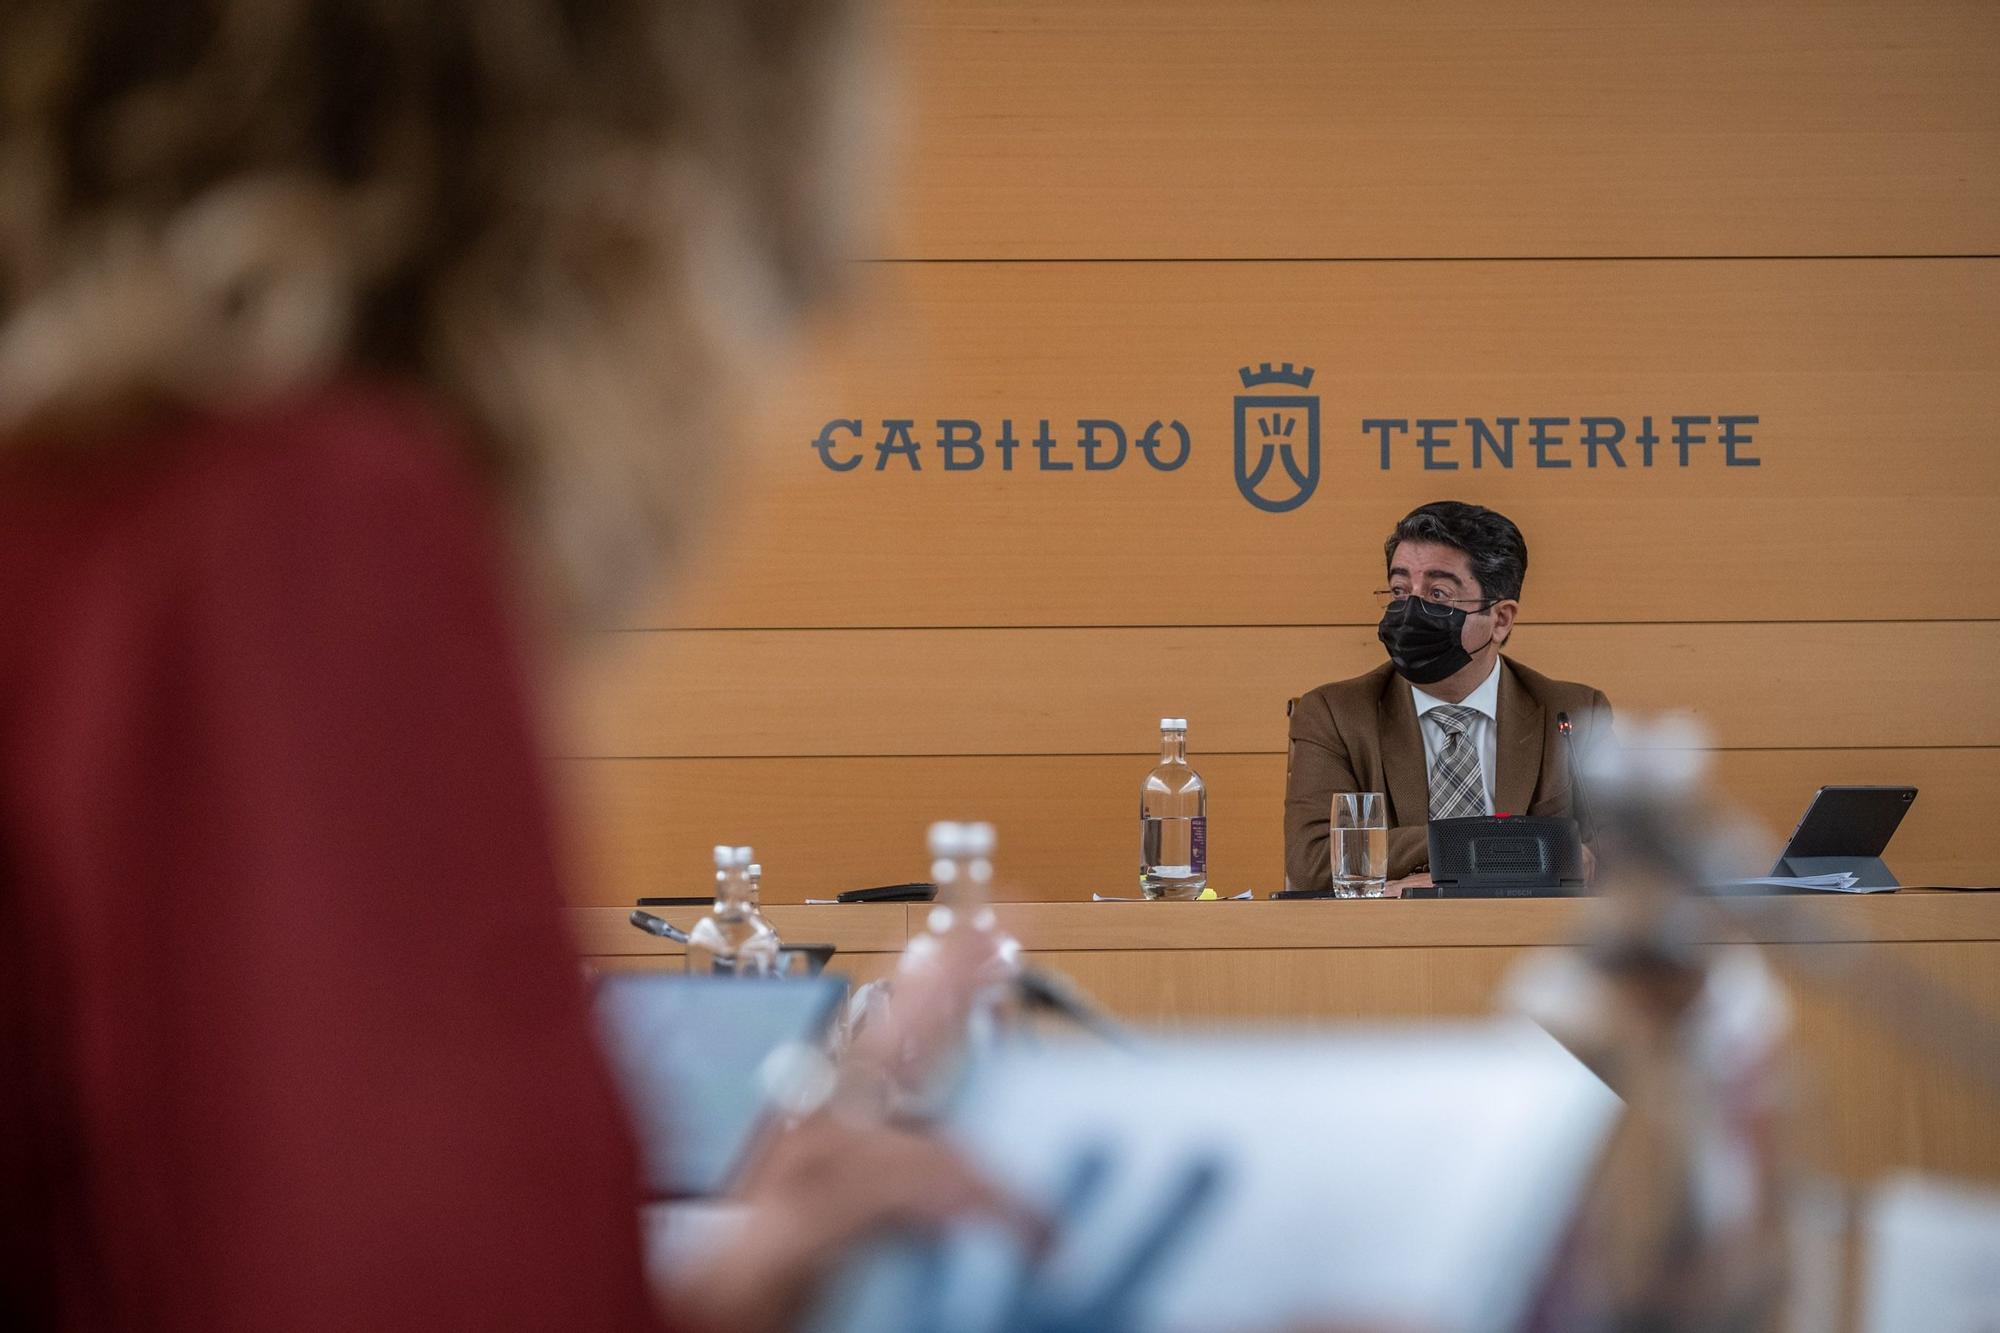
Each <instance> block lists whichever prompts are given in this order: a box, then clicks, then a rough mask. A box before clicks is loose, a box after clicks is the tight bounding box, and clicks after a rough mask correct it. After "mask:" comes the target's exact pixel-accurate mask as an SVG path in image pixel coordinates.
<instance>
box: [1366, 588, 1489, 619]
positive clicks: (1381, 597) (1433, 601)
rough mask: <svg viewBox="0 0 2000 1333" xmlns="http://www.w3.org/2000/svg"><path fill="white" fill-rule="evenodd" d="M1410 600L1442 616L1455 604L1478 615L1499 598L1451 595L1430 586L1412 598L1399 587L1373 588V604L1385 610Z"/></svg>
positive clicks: (1469, 612) (1471, 613)
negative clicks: (1424, 591)
mask: <svg viewBox="0 0 2000 1333" xmlns="http://www.w3.org/2000/svg"><path fill="white" fill-rule="evenodd" d="M1411 600H1414V601H1415V602H1416V604H1417V605H1418V606H1420V607H1422V608H1423V609H1424V610H1426V611H1428V612H1430V613H1431V614H1432V615H1435V616H1443V615H1448V614H1450V612H1451V609H1452V608H1453V607H1455V606H1464V607H1470V608H1472V609H1471V610H1469V611H1467V612H1466V614H1467V615H1478V614H1479V613H1480V612H1482V611H1484V610H1486V609H1487V608H1488V607H1490V606H1492V605H1493V604H1494V603H1495V602H1497V601H1500V600H1501V599H1500V598H1498V597H1453V596H1451V595H1450V594H1449V593H1448V591H1447V590H1446V589H1444V588H1432V589H1431V590H1430V591H1429V592H1427V593H1425V594H1424V595H1423V596H1421V597H1418V598H1414V599H1413V598H1411V596H1410V594H1409V593H1408V592H1407V591H1406V590H1403V589H1399V588H1377V589H1376V590H1375V605H1376V606H1377V607H1379V608H1381V609H1382V610H1385V611H1386V610H1388V609H1389V608H1390V607H1392V606H1394V605H1395V604H1396V603H1398V602H1407V601H1411Z"/></svg>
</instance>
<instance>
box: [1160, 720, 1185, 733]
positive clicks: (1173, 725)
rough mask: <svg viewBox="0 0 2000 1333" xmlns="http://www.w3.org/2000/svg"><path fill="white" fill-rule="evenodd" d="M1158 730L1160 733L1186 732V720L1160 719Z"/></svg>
mask: <svg viewBox="0 0 2000 1333" xmlns="http://www.w3.org/2000/svg"><path fill="white" fill-rule="evenodd" d="M1160 730H1161V731H1186V730H1187V719H1186V718H1184V717H1163V718H1161V719H1160Z"/></svg>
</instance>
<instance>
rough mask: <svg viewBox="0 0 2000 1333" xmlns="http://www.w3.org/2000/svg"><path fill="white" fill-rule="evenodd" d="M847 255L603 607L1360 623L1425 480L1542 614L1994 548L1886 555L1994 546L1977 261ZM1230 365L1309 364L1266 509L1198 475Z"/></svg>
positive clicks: (1745, 588)
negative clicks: (1507, 554) (842, 428)
mask: <svg viewBox="0 0 2000 1333" xmlns="http://www.w3.org/2000/svg"><path fill="white" fill-rule="evenodd" d="M880 283H881V287H880V289H879V290H878V291H877V292H876V295H875V297H874V298H873V299H872V300H871V301H870V302H869V303H868V304H867V306H866V307H865V308H864V309H863V310H862V311H860V312H858V313H857V315H856V317H855V318H854V320H853V321H852V322H851V323H850V324H848V325H847V326H846V328H845V336H844V337H842V338H835V339H833V340H832V341H831V342H830V343H829V345H828V347H827V349H826V350H825V351H824V353H823V354H822V355H821V356H819V357H818V358H815V359H813V360H812V361H811V362H810V364H812V365H816V366H817V367H818V369H817V370H816V371H812V372H810V373H808V374H807V375H806V377H805V378H804V379H803V380H802V381H799V382H796V383H793V384H791V385H790V386H789V387H787V388H785V389H782V390H778V389H774V390H773V393H774V398H773V400H772V402H771V403H769V404H767V405H766V406H765V409H764V410H763V411H761V412H759V413H758V415H757V416H756V418H755V420H754V421H750V422H746V426H745V429H746V432H747V434H748V437H749V439H748V441H747V443H749V444H751V445H753V446H754V447H751V448H747V449H745V450H742V451H740V452H739V453H738V454H737V455H735V456H734V466H735V471H736V473H737V474H738V475H737V480H738V482H739V488H738V489H739V492H740V494H741V495H742V498H743V500H744V504H743V505H742V507H741V508H740V509H737V510H734V511H732V513H731V516H730V518H729V520H728V521H727V522H726V523H723V524H720V525H718V527H717V528H716V530H715V531H714V532H713V533H712V534H711V535H710V540H709V541H708V542H707V543H705V544H704V547H703V551H702V555H701V557H700V558H699V559H698V560H697V561H696V562H695V563H694V564H693V565H692V566H691V567H690V568H689V570H688V571H687V574H688V578H687V581H686V584H685V587H686V590H687V591H686V595H685V597H684V599H683V600H682V601H681V602H680V603H679V604H677V605H675V604H668V603H660V604H657V605H655V606H653V607H652V608H650V609H649V610H645V611H643V612H641V613H640V614H639V615H638V616H637V618H636V620H635V623H636V624H642V625H647V626H664V625H669V624H678V625H682V626H773V625H779V626H925V625H1065V624H1075V625H1119V624H1123V625H1185V624H1227V625H1241V624H1262V625H1309V624H1324V623H1328V622H1334V623H1349V624H1352V623H1357V622H1363V621H1365V622H1368V623H1372V622H1373V620H1374V618H1375V610H1374V608H1373V606H1372V604H1371V603H1370V602H1369V601H1368V599H1367V594H1368V593H1369V591H1370V590H1371V589H1373V588H1375V587H1378V586H1380V583H1381V578H1382V560H1381V543H1382V539H1383V537H1384V536H1385V535H1386V533H1387V532H1388V530H1389V529H1390V527H1392V526H1393V525H1394V523H1395V520H1396V519H1397V518H1399V517H1401V516H1402V515H1403V514H1404V513H1406V512H1407V511H1408V510H1409V509H1411V508H1412V507H1414V506H1415V505H1417V504H1420V503H1422V502H1424V501H1427V500H1433V499H1437V498H1440V497H1455V498H1460V499H1467V500H1475V501H1479V502H1481V503H1485V504H1490V505H1493V506H1494V507H1496V508H1499V509H1500V510H1502V511H1503V512H1505V513H1508V514H1509V515H1511V516H1512V517H1513V518H1515V520H1516V521H1517V522H1519V523H1520V524H1521V525H1522V527H1523V530H1524V531H1525V532H1526V534H1527V536H1528V540H1529V545H1530V549H1531V551H1532V553H1533V560H1532V562H1531V566H1530V572H1529V579H1528V585H1527V598H1526V602H1525V606H1526V609H1527V611H1528V612H1529V614H1530V615H1532V616H1536V617H1539V618H1542V619H1544V620H1549V621H1566V620H1581V621H1649V620H1652V621H1657V620H1758V619H1769V620H1800V619H1820V618H1826V617H1829V616H1831V617H1837V618H1843V619H1888V618H1895V619H1906V618H1944V619H1954V618H1961V617H1983V618H1991V617H1996V616H2000V581H1996V580H1993V579H1984V578H1978V577H1958V576H1946V577H1917V576H1915V575H1916V565H1915V564H1914V563H1913V562H1914V561H1918V560H1926V559H1932V560H1936V561H1940V562H1945V563H1948V564H1949V565H1950V566H1951V567H1954V568H1957V569H1964V570H1972V569H1989V568H2000V452H1996V450H1995V449H1994V448H1993V443H1992V442H1993V432H1994V423H1995V422H1996V421H2000V375H1996V374H1994V368H1995V365H1996V363H2000V262H1994V261H1984V262H1977V261H1965V262H1958V261H1927V262H1876V263H1859V262H1829V263H1817V264H1799V263H1780V262H1744V263H1570V264H1532V263H1520V264H1480V263H1453V264H1357V265H1332V264H1269V265H1248V266H1246V265H1214V264H1067V265H1047V264H1043V265H980V264H969V265H961V264H949V265H924V266H918V267H913V268H894V269H890V270H886V271H880ZM1266 361H1270V362H1284V361H1289V362H1293V363H1295V364H1298V365H1307V366H1311V367H1313V368H1314V369H1315V371H1316V378H1315V379H1314V381H1313V385H1312V392H1313V393H1315V394H1317V395H1318V396H1319V397H1320V400H1321V409H1320V410H1321V423H1320V431H1321V436H1322V441H1321V454H1322V480H1321V481H1320V484H1319V487H1318V489H1317V492H1316V493H1315V494H1314V496H1313V497H1312V498H1311V499H1310V500H1308V501H1307V502H1306V503H1305V504H1304V505H1302V506H1301V507H1300V508H1298V509H1295V510H1293V511H1291V512H1289V513H1284V514H1270V513H1264V512H1260V511H1259V510H1257V509H1254V508H1252V507H1251V506H1250V505H1249V504H1248V503H1246V501H1245V500H1244V499H1243V497H1242V496H1241V495H1240V494H1239V492H1238V490H1237V486H1236V481H1235V476H1234V458H1233V453H1234V429H1235V427H1234V407H1233V404H1234V400H1235V396H1236V394H1237V393H1239V392H1241V391H1242V389H1241V384H1240V381H1239V379H1238V376H1237V370H1238V368H1239V367H1242V366H1245V365H1256V364H1259V363H1261V362H1266ZM1599 414H1602V415H1608V416H1614V417H1617V418H1619V419H1621V420H1623V421H1625V422H1626V429H1627V431H1628V433H1629V434H1631V435H1636V434H1637V433H1638V432H1639V430H1640V423H1641V418H1642V417H1644V416H1648V415H1650V416H1651V417H1652V419H1653V428H1654V430H1655V432H1657V433H1659V434H1660V435H1661V437H1662V442H1661V443H1660V444H1659V445H1657V446H1656V447H1655V449H1654V453H1653V458H1654V464H1655V465H1654V466H1653V467H1651V468H1645V467H1641V466H1640V465H1639V464H1640V462H1641V453H1640V451H1639V450H1638V448H1637V447H1635V446H1634V445H1633V444H1632V442H1631V440H1630V439H1629V438H1628V439H1627V440H1626V441H1625V443H1624V444H1622V445H1621V446H1620V448H1621V451H1622V452H1621V457H1623V458H1624V460H1625V462H1626V464H1627V466H1625V467H1624V468H1622V469H1621V468H1618V467H1614V466H1613V465H1612V463H1611V456H1610V454H1608V453H1603V452H1601V451H1600V452H1599V453H1598V462H1599V465H1598V466H1597V467H1594V468H1593V467H1590V466H1587V464H1588V461H1589V455H1588V454H1587V452H1586V450H1585V449H1584V448H1583V447H1582V445H1581V443H1580V440H1581V436H1582V427H1581V424H1580V421H1581V418H1582V417H1584V416H1586V415H1599ZM1675 414H1692V415H1700V416H1719V415H1722V414H1748V415H1755V416H1756V417H1758V423H1757V424H1756V425H1755V426H1754V427H1746V428H1745V429H1747V430H1749V431H1750V432H1751V433H1752V435H1753V439H1754V444H1753V445H1752V446H1749V447H1746V448H1745V449H1744V450H1743V451H1742V452H1743V455H1744V456H1748V457H1755V458H1758V459H1759V460H1760V466H1757V467H1746V466H1737V467H1730V466H1727V465H1726V464H1725V461H1724V457H1723V450H1722V449H1721V448H1720V447H1719V446H1718V445H1716V444H1715V443H1713V442H1712V441H1713V440H1714V439H1715V429H1716V428H1715V427H1713V426H1709V427H1696V428H1695V429H1697V430H1699V431H1703V432H1705V433H1706V435H1707V438H1708V439H1709V440H1710V441H1711V442H1710V443H1707V444H1700V445H1692V446H1690V447H1689V451H1688V452H1689V466H1687V467H1685V468H1683V467H1681V466H1679V462H1678V460H1679V450H1678V449H1676V448H1675V447H1674V446H1673V445H1672V444H1671V442H1670V439H1671V435H1672V432H1673V427H1672V425H1671V422H1670V420H1669V419H1670V417H1672V416H1673V415H1675ZM1500 416H1514V417H1518V418H1520V419H1521V422H1520V425H1519V426H1518V428H1517V430H1516V439H1515V446H1514V465H1513V467H1512V468H1511V469H1502V468H1498V467H1496V466H1495V465H1494V460H1493V459H1492V457H1491V456H1490V454H1488V453H1487V452H1486V451H1484V450H1482V453H1481V457H1480V462H1481V464H1482V466H1481V467H1479V468H1478V469H1474V468H1473V467H1472V466H1471V465H1472V462H1473V458H1472V446H1471V428H1470V427H1469V426H1465V425H1463V424H1460V425H1459V426H1457V427H1456V428H1455V429H1453V430H1449V431H1445V430H1444V428H1442V427H1440V428H1438V429H1439V430H1440V431H1441V432H1443V434H1444V435H1446V436H1448V437H1449V438H1450V439H1452V440H1453V441H1454V443H1453V444H1452V445H1451V446H1450V447H1449V448H1448V449H1439V450H1435V451H1433V453H1434V457H1433V458H1432V459H1431V461H1433V462H1435V463H1436V464H1438V467H1436V468H1434V469H1426V467H1425V466H1424V464H1425V455H1424V453H1423V452H1422V451H1421V450H1420V449H1419V448H1418V447H1417V446H1416V444H1415V443H1413V441H1414V440H1415V438H1416V435H1417V431H1416V428H1415V427H1414V426H1412V427H1411V428H1410V430H1409V431H1408V432H1407V433H1405V434H1402V435H1392V448H1391V451H1390V467H1389V469H1388V470H1387V471H1383V470H1382V468H1381V446H1380V442H1379V438H1378V436H1377V435H1375V434H1374V433H1371V432H1365V431H1364V430H1363V429H1362V425H1361V423H1362V421H1363V420H1364V419H1370V418H1389V419H1401V420H1406V421H1410V422H1415V421H1417V420H1420V419H1437V420H1441V421H1455V422H1460V423H1463V422H1464V421H1465V420H1466V419H1467V418H1470V417H1478V418H1480V419H1482V420H1484V421H1486V422H1487V423H1488V426H1489V428H1490V429H1495V430H1497V429H1499V428H1498V427H1497V426H1494V425H1493V419H1495V418H1498V417H1500ZM1537 416H1547V417H1567V418H1570V424H1569V425H1567V426H1562V427H1551V428H1550V429H1551V430H1553V431H1555V432H1556V433H1557V434H1558V435H1559V436H1560V437H1561V438H1562V439H1563V440H1565V441H1566V443H1565V444H1564V445H1563V446H1562V447H1560V448H1551V449H1549V450H1548V451H1546V452H1547V457H1548V460H1549V461H1550V462H1551V463H1555V462H1558V461H1564V462H1567V463H1569V464H1570V466H1569V467H1567V468H1563V467H1555V466H1551V467H1546V468H1541V467H1536V466H1534V463H1535V457H1536V455H1535V451H1534V450H1533V449H1532V448H1530V447H1529V445H1528V443H1527V441H1528V437H1529V434H1530V430H1531V427H1530V425H1529V420H1528V419H1529V418H1532V417H1537ZM837 418H838V419H853V420H857V421H860V422H861V423H862V431H863V434H862V437H861V441H860V445H861V447H860V448H859V449H853V448H850V447H849V446H848V444H847V441H846V437H844V436H843V437H841V442H840V448H839V449H838V450H837V451H836V452H835V453H834V455H833V456H834V457H835V458H836V459H843V460H844V459H847V458H859V459H860V460H861V462H860V464H859V465H858V466H857V467H856V468H855V469H854V470H853V471H849V472H840V473H836V472H833V471H830V470H828V468H827V467H825V466H824V465H823V464H822V463H821V462H820V459H819V455H818V454H817V453H816V452H815V451H814V449H813V448H812V447H811V441H812V440H813V439H814V438H815V437H816V436H817V435H818V433H819V431H820V430H821V428H822V427H823V426H824V425H825V424H826V423H827V422H829V421H831V420H834V419H837ZM944 418H959V419H965V420H971V421H976V422H978V423H979V424H980V429H981V432H982V438H983V440H984V441H985V444H986V445H987V446H990V445H991V443H992V441H993V440H994V438H995V437H997V436H998V435H999V433H1000V431H1001V429H1002V425H1001V423H1002V421H1003V420H1011V421H1012V422H1013V430H1014V433H1015V435H1016V437H1017V438H1020V439H1023V440H1031V439H1032V438H1033V437H1034V435H1035V432H1036V430H1037V426H1038V423H1039V422H1040V421H1041V420H1042V419H1044V418H1047V419H1048V420H1049V421H1050V422H1051V426H1050V429H1051V433H1052V435H1053V437H1054V439H1055V440H1056V446H1055V448H1054V449H1053V450H1052V451H1051V454H1050V459H1051V461H1052V462H1054V463H1061V464H1067V465H1068V466H1069V467H1070V468H1071V469H1072V470H1070V471H1052V472H1041V471H1039V470H1037V469H1038V467H1039V462H1038V456H1037V454H1036V452H1035V451H1034V450H1033V449H1032V448H1030V447H1028V446H1027V445H1026V444H1023V445H1021V446H1020V447H1019V448H1018V449H1017V450H1016V451H1015V454H1014V460H1013V461H1014V469H1013V470H1012V471H1011V472H1009V471H1002V470H1001V467H1000V458H1001V455H1000V454H999V453H998V452H997V451H996V450H994V449H992V448H991V447H988V448H987V451H986V455H985V460H984V464H983V466H982V467H981V468H980V469H978V470H977V471H958V472H947V471H945V470H944V467H943V459H942V457H941V455H940V453H939V452H938V450H937V449H936V448H935V447H934V444H935V441H936V440H937V438H938V436H939V431H938V427H937V424H936V423H937V422H938V421H939V420H940V419H944ZM1082 418H1106V419H1110V420H1115V421H1117V422H1119V423H1121V424H1122V426H1123V428H1124V429H1125V431H1126V432H1127V434H1128V435H1129V436H1131V437H1132V439H1133V440H1134V441H1135V444H1134V445H1133V446H1132V447H1129V448H1128V450H1127V454H1126V459H1125V462H1124V463H1123V464H1121V465H1120V466H1119V467H1117V468H1116V469H1112V470H1104V471H1098V472H1095V473H1092V472H1086V471H1084V470H1083V466H1082V462H1081V453H1080V450H1079V448H1078V444H1077V441H1078V435H1079V431H1078V426H1077V422H1078V421H1079V419H1082ZM888 419H899V420H907V421H910V422H913V423H914V424H913V425H912V427H911V437H912V439H914V440H915V441H917V442H918V444H919V446H920V448H919V453H918V458H919V461H920V462H921V466H922V470H921V471H918V472H912V471H910V470H909V466H908V463H907V461H906V460H904V459H903V458H901V457H900V456H890V457H888V459H887V467H886V468H885V469H884V470H880V471H878V470H877V468H876V464H877V463H878V462H880V461H883V460H882V456H881V455H879V454H878V453H877V452H875V451H874V449H873V446H874V445H875V444H876V443H878V442H880V441H881V440H882V439H883V438H884V436H885V435H886V434H887V432H886V430H885V428H884V426H883V424H882V423H883V422H884V421H885V420H888ZM1155 420H1164V421H1171V420H1180V421H1181V422H1183V423H1184V424H1185V425H1186V427H1187V428H1188V430H1189V432H1190V436H1191V445H1190V454H1189V461H1188V462H1187V463H1186V464H1185V466H1183V467H1181V468H1179V469H1177V470H1174V471H1159V470H1156V469H1155V468H1153V467H1152V466H1150V465H1148V464H1147V463H1145V462H1143V461H1142V459H1141V456H1140V454H1139V451H1138V449H1137V448H1136V440H1137V438H1138V437H1139V435H1141V434H1142V433H1143V432H1144V431H1145V429H1146V427H1147V426H1148V425H1149V424H1150V423H1151V422H1153V421H1155ZM1603 430H1604V431H1605V432H1607V433H1609V431H1610V428H1609V427H1604V428H1603ZM1253 434H1254V428H1253ZM1299 438H1301V439H1302V438H1303V428H1302V427H1301V428H1300V436H1299ZM1254 443H1255V442H1254V440H1253V444H1254ZM1107 448H1108V446H1107ZM1105 456H1106V457H1108V454H1107V455H1105ZM969 460H970V454H969V453H968V454H964V455H962V456H961V458H960V461H969ZM1445 464H1456V468H1455V470H1449V469H1446V468H1445V466H1444V465H1445Z"/></svg>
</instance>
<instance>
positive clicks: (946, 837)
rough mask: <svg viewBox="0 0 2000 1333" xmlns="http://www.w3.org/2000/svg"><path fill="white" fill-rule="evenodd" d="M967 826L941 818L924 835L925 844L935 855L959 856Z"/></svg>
mask: <svg viewBox="0 0 2000 1333" xmlns="http://www.w3.org/2000/svg"><path fill="white" fill-rule="evenodd" d="M964 830H965V826H964V825H963V824H958V823H954V822H952V821H950V820H945V819H941V820H939V821H938V822H937V823H935V824H932V825H931V827H930V831H929V832H928V833H926V834H925V835H924V844H925V846H927V847H929V848H930V853H931V855H932V856H933V857H945V856H958V855H960V854H961V853H960V850H959V849H960V848H961V847H963V846H964V844H965V832H964Z"/></svg>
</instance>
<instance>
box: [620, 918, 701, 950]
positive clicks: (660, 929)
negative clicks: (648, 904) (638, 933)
mask: <svg viewBox="0 0 2000 1333" xmlns="http://www.w3.org/2000/svg"><path fill="white" fill-rule="evenodd" d="M631 920H632V924H633V925H635V926H637V927H638V928H639V929H641V930H643V931H645V932H646V933H647V934H648V935H658V936H659V937H660V938H661V939H663V940H672V941H673V942H674V943H675V944H686V943H687V942H688V937H687V932H686V931H685V930H682V929H681V928H680V927H679V926H677V925H675V924H674V923H673V922H671V921H668V920H666V919H665V918H663V917H657V916H654V915H653V914H652V913H651V912H634V913H632V918H631Z"/></svg>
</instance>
